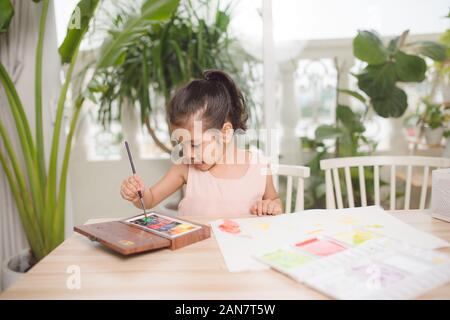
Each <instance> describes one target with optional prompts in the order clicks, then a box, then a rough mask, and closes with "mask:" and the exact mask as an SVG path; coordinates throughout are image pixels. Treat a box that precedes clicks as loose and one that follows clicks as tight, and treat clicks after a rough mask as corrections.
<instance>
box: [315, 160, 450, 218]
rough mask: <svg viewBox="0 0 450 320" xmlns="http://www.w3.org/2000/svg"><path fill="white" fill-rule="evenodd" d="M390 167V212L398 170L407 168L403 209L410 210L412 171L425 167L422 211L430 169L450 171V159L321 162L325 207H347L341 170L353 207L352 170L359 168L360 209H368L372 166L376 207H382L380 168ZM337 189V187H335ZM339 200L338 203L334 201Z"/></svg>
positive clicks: (421, 193) (394, 203)
mask: <svg viewBox="0 0 450 320" xmlns="http://www.w3.org/2000/svg"><path fill="white" fill-rule="evenodd" d="M381 166H389V167H390V210H395V209H396V170H397V168H398V167H402V166H403V167H406V178H405V180H406V182H405V203H404V210H409V209H410V200H411V199H410V198H411V184H412V170H413V167H423V174H422V179H421V180H422V183H421V192H420V203H419V209H424V208H425V203H426V198H427V189H428V178H429V175H430V168H448V167H450V159H446V158H432V157H418V156H373V157H371V156H368V157H353V158H336V159H326V160H322V161H320V168H321V169H322V170H325V184H326V205H327V208H328V209H334V208H336V202H337V207H338V208H339V209H341V208H343V207H344V203H343V200H342V192H341V184H340V180H339V179H340V178H339V169H343V170H344V176H345V185H346V190H347V198H348V199H347V200H348V206H349V207H350V208H353V207H354V206H355V201H354V197H353V186H352V181H351V174H350V168H352V167H357V168H358V178H359V190H360V194H361V206H363V207H365V206H367V197H366V182H365V176H364V167H373V173H374V193H375V194H374V204H375V205H380V167H381ZM333 186H334V187H333ZM335 200H336V201H335Z"/></svg>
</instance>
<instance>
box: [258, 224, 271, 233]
mask: <svg viewBox="0 0 450 320" xmlns="http://www.w3.org/2000/svg"><path fill="white" fill-rule="evenodd" d="M256 227H257V228H258V229H260V230H262V231H267V230H269V228H270V224H268V223H258V224H256Z"/></svg>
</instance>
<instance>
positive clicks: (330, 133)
mask: <svg viewBox="0 0 450 320" xmlns="http://www.w3.org/2000/svg"><path fill="white" fill-rule="evenodd" d="M315 136H316V140H319V141H323V140H325V139H335V138H338V137H340V136H342V130H341V129H339V128H336V127H335V126H332V125H328V124H324V125H321V126H319V127H317V129H316V132H315Z"/></svg>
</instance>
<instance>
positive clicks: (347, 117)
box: [336, 105, 366, 133]
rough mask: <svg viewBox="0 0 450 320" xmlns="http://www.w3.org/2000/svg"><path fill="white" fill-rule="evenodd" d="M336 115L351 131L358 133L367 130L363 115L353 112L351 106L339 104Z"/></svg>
mask: <svg viewBox="0 0 450 320" xmlns="http://www.w3.org/2000/svg"><path fill="white" fill-rule="evenodd" d="M336 117H337V119H338V120H339V121H340V122H341V123H342V124H343V125H344V127H345V128H347V129H348V130H349V131H350V132H355V133H357V132H364V131H365V130H366V128H365V127H364V124H363V123H362V121H361V116H360V115H359V114H358V113H356V112H353V110H352V109H351V108H350V107H349V106H344V105H338V107H337V108H336Z"/></svg>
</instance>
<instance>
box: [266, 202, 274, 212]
mask: <svg viewBox="0 0 450 320" xmlns="http://www.w3.org/2000/svg"><path fill="white" fill-rule="evenodd" d="M274 209H275V203H273V202H270V203H269V204H268V205H267V214H273V213H274Z"/></svg>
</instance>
